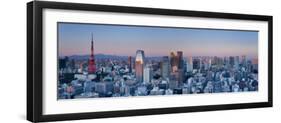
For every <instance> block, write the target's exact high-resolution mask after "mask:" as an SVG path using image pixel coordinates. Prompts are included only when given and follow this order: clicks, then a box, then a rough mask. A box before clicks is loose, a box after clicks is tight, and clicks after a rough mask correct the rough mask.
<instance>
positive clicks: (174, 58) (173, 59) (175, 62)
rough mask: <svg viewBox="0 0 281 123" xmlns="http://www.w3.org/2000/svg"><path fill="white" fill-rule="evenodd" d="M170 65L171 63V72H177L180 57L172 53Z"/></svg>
mask: <svg viewBox="0 0 281 123" xmlns="http://www.w3.org/2000/svg"><path fill="white" fill-rule="evenodd" d="M170 59H171V60H170V63H171V70H172V71H171V72H176V71H177V70H178V67H179V64H178V57H177V55H176V53H175V52H171V54H170Z"/></svg>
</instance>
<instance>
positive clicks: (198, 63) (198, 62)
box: [192, 58, 201, 70]
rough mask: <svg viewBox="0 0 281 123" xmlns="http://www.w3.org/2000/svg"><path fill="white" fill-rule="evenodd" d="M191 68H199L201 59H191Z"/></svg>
mask: <svg viewBox="0 0 281 123" xmlns="http://www.w3.org/2000/svg"><path fill="white" fill-rule="evenodd" d="M192 64H193V69H197V70H200V68H201V60H200V59H199V58H196V59H193V63H192Z"/></svg>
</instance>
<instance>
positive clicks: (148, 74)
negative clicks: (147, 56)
mask: <svg viewBox="0 0 281 123" xmlns="http://www.w3.org/2000/svg"><path fill="white" fill-rule="evenodd" d="M151 78H152V69H151V67H150V66H145V67H144V70H143V81H144V82H145V83H150V81H151Z"/></svg>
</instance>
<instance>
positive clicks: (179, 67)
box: [177, 51, 183, 69]
mask: <svg viewBox="0 0 281 123" xmlns="http://www.w3.org/2000/svg"><path fill="white" fill-rule="evenodd" d="M182 56H183V53H182V51H178V52H177V62H178V69H183V58H182Z"/></svg>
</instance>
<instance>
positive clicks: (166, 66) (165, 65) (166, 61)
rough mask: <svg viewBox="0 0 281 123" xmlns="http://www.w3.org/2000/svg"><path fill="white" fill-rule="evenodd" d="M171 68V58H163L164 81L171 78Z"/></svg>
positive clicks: (162, 72) (162, 71) (162, 74)
mask: <svg viewBox="0 0 281 123" xmlns="http://www.w3.org/2000/svg"><path fill="white" fill-rule="evenodd" d="M169 68H170V63H169V57H168V56H163V58H162V62H161V76H162V78H163V79H166V78H169V73H170V71H169Z"/></svg>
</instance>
